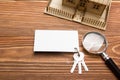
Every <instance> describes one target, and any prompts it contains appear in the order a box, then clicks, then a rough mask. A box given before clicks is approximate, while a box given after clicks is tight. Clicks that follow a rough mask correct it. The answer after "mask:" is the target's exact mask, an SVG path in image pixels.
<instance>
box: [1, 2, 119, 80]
mask: <svg viewBox="0 0 120 80" xmlns="http://www.w3.org/2000/svg"><path fill="white" fill-rule="evenodd" d="M46 5H47V1H44V2H43V1H40V2H24V1H20V2H0V80H116V77H115V76H114V75H113V74H112V72H111V71H110V70H109V69H108V68H107V66H106V65H105V63H104V61H103V60H102V59H101V57H100V56H97V55H91V54H89V53H87V52H86V51H84V49H83V48H82V45H81V40H82V36H83V35H84V34H85V33H86V32H89V31H97V32H101V33H103V34H104V35H105V36H106V38H107V40H108V43H109V45H108V49H107V51H106V52H107V53H108V55H109V56H110V57H111V58H112V59H113V60H114V61H115V63H116V64H117V65H118V67H119V68H120V22H119V21H120V2H112V5H111V10H110V15H109V18H108V26H107V30H106V31H102V30H98V29H95V28H92V27H89V26H85V25H81V24H79V23H75V22H71V21H68V20H64V19H60V18H57V17H53V16H49V15H46V14H44V13H43V12H44V9H45V7H46ZM36 29H40V30H41V29H42V30H58V29H59V30H78V31H79V42H80V49H81V51H83V52H84V53H85V62H86V64H87V66H88V68H89V71H88V72H85V71H84V70H83V74H81V75H79V74H78V70H77V69H76V70H75V72H74V73H73V74H71V73H70V69H71V67H72V64H73V59H72V55H73V53H34V52H33V44H34V31H35V30H36Z"/></svg>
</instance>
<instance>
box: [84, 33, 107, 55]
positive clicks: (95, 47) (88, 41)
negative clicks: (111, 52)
mask: <svg viewBox="0 0 120 80" xmlns="http://www.w3.org/2000/svg"><path fill="white" fill-rule="evenodd" d="M83 47H84V48H85V49H86V50H87V51H88V52H90V53H94V54H98V53H102V52H104V51H105V49H106V47H107V43H106V40H105V38H104V36H102V35H100V34H98V33H88V34H86V35H85V37H84V39H83Z"/></svg>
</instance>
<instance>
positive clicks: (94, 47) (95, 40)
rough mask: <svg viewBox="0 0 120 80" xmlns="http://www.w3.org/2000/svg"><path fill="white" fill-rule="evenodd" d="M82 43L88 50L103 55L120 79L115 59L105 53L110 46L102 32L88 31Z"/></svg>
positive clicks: (119, 71)
mask: <svg viewBox="0 0 120 80" xmlns="http://www.w3.org/2000/svg"><path fill="white" fill-rule="evenodd" d="M82 44H83V47H84V49H85V50H86V51H87V52H89V53H92V54H99V55H101V57H102V58H103V59H104V60H105V64H106V65H107V66H108V67H109V69H111V71H112V72H113V73H114V75H115V76H116V77H117V78H118V79H119V80H120V69H119V68H118V67H117V65H116V64H115V63H114V62H113V60H112V59H111V58H110V57H109V56H108V55H107V54H106V53H105V51H106V49H107V47H108V42H107V40H106V38H105V37H104V36H103V35H102V34H100V33H98V32H88V33H86V34H85V35H84V37H83V40H82Z"/></svg>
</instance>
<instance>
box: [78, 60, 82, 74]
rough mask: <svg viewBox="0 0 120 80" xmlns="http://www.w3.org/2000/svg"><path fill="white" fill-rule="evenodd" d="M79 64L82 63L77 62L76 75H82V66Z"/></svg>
mask: <svg viewBox="0 0 120 80" xmlns="http://www.w3.org/2000/svg"><path fill="white" fill-rule="evenodd" d="M81 64H82V62H81V61H79V62H78V73H79V74H82V66H81Z"/></svg>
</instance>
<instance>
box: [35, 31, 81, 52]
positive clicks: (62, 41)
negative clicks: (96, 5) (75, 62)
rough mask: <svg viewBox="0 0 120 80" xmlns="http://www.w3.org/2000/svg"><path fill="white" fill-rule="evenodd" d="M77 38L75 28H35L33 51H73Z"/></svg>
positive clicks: (76, 44) (76, 45) (77, 42)
mask: <svg viewBox="0 0 120 80" xmlns="http://www.w3.org/2000/svg"><path fill="white" fill-rule="evenodd" d="M78 40H79V39H78V31H75V30H35V40H34V52H75V49H74V48H77V49H78V50H79V41H78Z"/></svg>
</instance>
